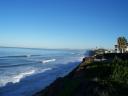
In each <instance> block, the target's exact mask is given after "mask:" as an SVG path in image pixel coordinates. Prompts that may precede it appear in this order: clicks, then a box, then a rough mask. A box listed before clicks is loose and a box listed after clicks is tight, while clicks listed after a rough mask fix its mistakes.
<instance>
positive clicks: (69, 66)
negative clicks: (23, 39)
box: [0, 48, 86, 96]
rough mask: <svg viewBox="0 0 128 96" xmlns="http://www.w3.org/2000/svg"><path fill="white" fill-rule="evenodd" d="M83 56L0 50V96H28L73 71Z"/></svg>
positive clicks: (80, 52) (65, 52)
mask: <svg viewBox="0 0 128 96" xmlns="http://www.w3.org/2000/svg"><path fill="white" fill-rule="evenodd" d="M85 52H86V51H84V50H50V49H49V50H48V49H44V50H43V49H42V50H41V49H23V48H0V96H31V95H32V94H34V93H35V92H38V91H40V90H41V89H43V88H45V87H46V86H48V85H49V84H50V83H51V82H53V81H54V80H55V79H56V78H58V77H63V76H65V75H66V74H68V73H69V72H70V71H71V70H73V69H74V68H75V67H76V66H77V65H78V64H79V62H80V61H81V59H82V57H83V56H84V55H85Z"/></svg>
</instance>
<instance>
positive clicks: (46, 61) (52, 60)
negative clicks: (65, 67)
mask: <svg viewBox="0 0 128 96" xmlns="http://www.w3.org/2000/svg"><path fill="white" fill-rule="evenodd" d="M55 61H56V59H49V60H43V61H42V63H43V64H45V63H49V62H55Z"/></svg>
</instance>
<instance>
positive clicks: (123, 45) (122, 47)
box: [117, 37, 127, 53]
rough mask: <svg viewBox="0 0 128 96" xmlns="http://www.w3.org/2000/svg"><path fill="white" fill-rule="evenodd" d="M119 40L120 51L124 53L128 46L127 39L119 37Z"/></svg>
mask: <svg viewBox="0 0 128 96" xmlns="http://www.w3.org/2000/svg"><path fill="white" fill-rule="evenodd" d="M117 41H118V42H117V43H118V48H119V51H120V53H124V52H125V49H126V47H127V39H126V38H125V37H118V40H117Z"/></svg>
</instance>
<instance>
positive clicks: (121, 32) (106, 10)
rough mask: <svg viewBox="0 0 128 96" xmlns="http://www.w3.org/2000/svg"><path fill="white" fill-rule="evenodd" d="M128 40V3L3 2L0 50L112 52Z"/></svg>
mask: <svg viewBox="0 0 128 96" xmlns="http://www.w3.org/2000/svg"><path fill="white" fill-rule="evenodd" d="M118 36H125V37H127V38H128V0H0V46H11V47H12V46H14V47H34V48H72V49H84V48H85V49H86V48H95V47H96V46H97V47H104V48H113V45H114V44H115V43H116V38H117V37H118Z"/></svg>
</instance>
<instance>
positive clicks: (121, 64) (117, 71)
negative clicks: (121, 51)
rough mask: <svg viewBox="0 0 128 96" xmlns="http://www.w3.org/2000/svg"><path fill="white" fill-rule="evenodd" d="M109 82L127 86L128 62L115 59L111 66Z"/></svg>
mask: <svg viewBox="0 0 128 96" xmlns="http://www.w3.org/2000/svg"><path fill="white" fill-rule="evenodd" d="M111 68H112V75H111V80H113V81H116V82H119V83H125V84H128V61H122V60H121V59H119V58H115V59H114V60H113V62H112V64H111Z"/></svg>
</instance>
